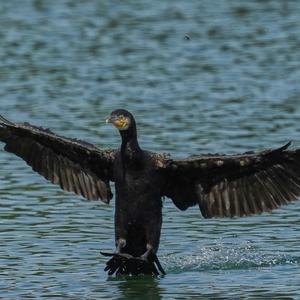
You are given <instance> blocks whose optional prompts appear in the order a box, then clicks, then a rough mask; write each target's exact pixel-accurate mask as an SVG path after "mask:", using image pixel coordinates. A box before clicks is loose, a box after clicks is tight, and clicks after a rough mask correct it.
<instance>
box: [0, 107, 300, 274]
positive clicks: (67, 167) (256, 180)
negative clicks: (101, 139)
mask: <svg viewBox="0 0 300 300" xmlns="http://www.w3.org/2000/svg"><path fill="white" fill-rule="evenodd" d="M107 122H109V123H112V124H113V125H114V126H116V127H117V128H118V130H119V132H120V134H121V138H122V144H121V147H120V149H118V150H111V149H109V150H101V149H99V148H97V147H95V146H93V145H91V144H88V143H85V142H82V141H79V140H76V139H68V138H64V137H61V136H58V135H55V134H54V133H52V132H51V131H49V130H46V129H43V128H39V127H36V126H32V125H29V124H27V123H24V124H19V123H18V124H17V123H12V122H10V121H8V120H6V119H4V118H3V117H0V140H1V141H2V142H4V143H5V144H6V145H5V148H4V149H5V150H6V151H9V152H12V153H15V154H16V155H18V156H19V157H21V158H23V159H24V160H25V161H26V162H27V164H28V165H30V166H31V167H32V169H33V170H34V171H36V172H38V173H39V174H41V175H42V176H44V177H45V178H46V179H48V180H50V181H51V182H52V183H55V184H59V185H60V187H61V188H62V189H64V190H67V191H73V192H75V193H76V194H79V195H82V196H83V197H85V198H87V199H89V200H97V199H100V200H102V201H104V202H106V203H108V202H109V200H110V199H111V198H112V193H111V190H110V185H109V182H110V181H114V182H115V188H116V208H115V240H116V251H115V252H114V253H103V254H104V255H106V256H111V259H110V260H109V261H108V262H107V267H106V270H108V271H109V274H113V273H117V274H132V275H137V274H140V273H144V274H155V275H157V274H159V271H160V272H161V273H164V271H163V269H162V267H161V265H160V263H159V261H158V258H157V256H156V253H157V250H158V246H159V239H160V231H161V224H162V202H161V198H162V197H164V196H167V197H169V198H171V199H172V201H173V202H174V204H175V205H176V206H177V207H178V208H179V209H181V210H185V209H187V208H188V207H190V206H193V205H196V204H197V205H199V208H200V210H201V213H202V215H203V216H204V217H205V218H212V217H234V216H239V217H241V216H246V215H251V214H256V213H261V212H263V211H269V210H271V209H274V208H277V207H279V206H280V205H282V204H286V203H288V202H291V201H292V200H295V199H296V198H297V197H298V196H299V195H300V149H296V150H287V149H288V147H289V145H290V143H288V144H286V145H284V146H283V147H281V148H278V149H275V150H266V151H263V152H259V153H249V152H247V153H245V154H241V155H201V156H191V157H188V158H186V159H182V160H173V159H171V158H169V156H166V155H160V154H156V153H152V152H148V151H145V150H142V149H141V148H140V146H139V144H138V140H137V131H136V123H135V120H134V118H133V116H132V115H131V114H130V113H129V112H128V111H126V110H116V111H114V112H112V113H111V115H110V117H109V118H108V119H107Z"/></svg>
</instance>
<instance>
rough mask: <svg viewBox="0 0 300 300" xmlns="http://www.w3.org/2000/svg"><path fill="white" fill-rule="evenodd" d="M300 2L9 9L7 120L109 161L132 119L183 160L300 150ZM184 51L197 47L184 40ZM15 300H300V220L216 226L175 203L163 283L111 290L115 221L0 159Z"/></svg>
mask: <svg viewBox="0 0 300 300" xmlns="http://www.w3.org/2000/svg"><path fill="white" fill-rule="evenodd" d="M299 16H300V2H299V1H283V0H282V1H280V0H278V1H275V0H274V1H221V0H220V1H212V0H210V1H208V0H203V1H196V0H195V1H171V0H170V1H159V0H152V1H146V0H139V1H114V0H113V1H97V0H86V1H75V0H74V1H71V0H69V1H66V0H48V1H46V0H45V1H44V0H25V1H17V0H10V1H1V3H0V104H1V105H0V112H1V114H3V115H4V116H6V117H7V118H10V119H12V120H15V121H30V122H32V123H33V124H37V125H41V126H44V127H50V128H51V129H53V130H54V131H56V132H57V133H60V134H63V135H66V136H70V137H78V138H81V139H85V140H87V141H90V142H93V143H96V144H97V145H99V146H102V147H118V145H119V142H120V141H119V135H118V133H117V132H116V130H115V129H113V128H111V127H109V126H105V125H104V119H105V116H106V115H108V113H109V112H110V111H112V110H113V109H116V108H126V109H128V110H130V111H132V112H133V113H134V114H135V116H136V118H137V122H138V126H139V135H140V141H141V144H142V145H143V147H144V148H146V149H149V150H152V151H160V152H170V153H171V154H172V155H173V156H175V157H184V156H187V155H190V154H196V153H206V152H226V153H234V152H242V151H246V150H255V149H262V148H267V147H275V146H279V145H281V144H282V143H284V142H286V141H287V140H294V141H295V146H300V125H299V117H300V79H299V78H300V51H299V49H300V34H299V33H300V21H299ZM185 35H188V36H189V37H190V39H186V38H185ZM0 195H1V196H0V197H1V198H0V199H1V201H0V241H1V242H0V291H1V297H4V298H5V299H24V298H26V297H27V298H32V297H33V298H43V297H44V298H50V297H54V298H66V299H106V298H107V299H109V298H112V299H141V298H143V299H185V298H186V299H190V298H191V297H192V296H194V297H195V298H197V299H199V298H201V297H202V298H203V299H207V298H214V299H221V298H230V299H240V298H255V299H258V298H261V299H265V298H270V299H274V298H275V297H277V298H280V299H283V298H284V297H285V299H292V298H295V299H299V297H300V288H299V286H300V270H299V266H300V243H299V238H300V229H299V228H300V204H299V203H297V202H295V203H294V204H291V205H289V206H285V207H283V208H281V209H279V210H276V211H274V212H273V213H271V214H263V215H260V216H254V217H247V218H242V219H213V220H204V219H202V218H201V216H200V212H199V210H198V208H196V207H195V208H192V209H189V210H188V211H186V212H179V211H178V210H177V209H176V208H175V207H174V206H173V205H172V203H171V202H170V201H169V200H168V199H166V200H165V203H164V225H163V231H162V237H161V245H160V250H159V256H160V257H161V261H162V264H163V266H164V267H165V269H166V271H167V273H168V274H167V275H166V276H165V277H161V278H155V279H153V278H147V277H146V278H145V277H144V278H135V279H126V278H121V279H112V278H108V277H107V275H106V274H105V272H104V271H103V268H104V265H105V261H106V258H104V257H102V256H101V255H100V253H99V251H100V250H112V249H113V245H114V238H113V209H114V203H113V201H112V203H111V205H110V206H107V205H105V204H102V203H95V202H87V201H84V199H82V198H80V197H76V196H74V195H73V194H70V193H65V192H62V191H60V190H59V189H58V188H56V187H55V186H52V185H50V184H48V183H47V182H46V181H45V180H44V179H43V178H41V177H39V176H38V175H36V174H34V173H33V172H32V171H31V170H30V169H29V168H28V167H27V166H26V165H25V163H24V162H22V161H21V160H20V159H18V158H16V157H14V156H12V155H11V154H8V153H5V152H3V151H1V152H0Z"/></svg>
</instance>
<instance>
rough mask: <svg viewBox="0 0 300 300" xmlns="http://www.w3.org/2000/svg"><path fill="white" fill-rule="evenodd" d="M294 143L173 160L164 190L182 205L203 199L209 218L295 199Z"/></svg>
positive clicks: (298, 172)
mask: <svg viewBox="0 0 300 300" xmlns="http://www.w3.org/2000/svg"><path fill="white" fill-rule="evenodd" d="M289 145H290V143H288V144H286V145H284V146H283V147H280V148H278V149H275V150H265V151H262V152H260V153H253V152H246V153H244V154H239V155H229V156H226V155H219V154H216V155H211V154H209V155H203V156H192V157H189V158H186V159H183V160H169V163H168V166H167V167H166V168H165V169H166V170H165V172H166V173H167V177H168V179H169V180H168V182H167V184H166V188H165V190H164V195H166V196H167V197H169V198H171V199H172V200H173V201H174V203H175V205H176V206H177V207H179V208H180V209H187V208H188V207H189V206H193V205H195V204H197V203H198V205H199V208H200V210H201V212H202V215H203V216H204V217H205V218H211V217H234V216H245V215H251V214H257V213H261V212H264V211H270V210H272V209H274V208H277V207H279V206H281V205H283V204H287V203H290V202H291V201H293V200H296V199H297V197H299V196H300V149H296V150H287V148H288V147H289ZM200 187H201V188H200Z"/></svg>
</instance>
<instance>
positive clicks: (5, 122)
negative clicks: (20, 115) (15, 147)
mask: <svg viewBox="0 0 300 300" xmlns="http://www.w3.org/2000/svg"><path fill="white" fill-rule="evenodd" d="M0 125H6V126H14V125H15V124H14V123H13V122H10V121H8V120H7V119H5V118H4V117H3V116H2V115H0Z"/></svg>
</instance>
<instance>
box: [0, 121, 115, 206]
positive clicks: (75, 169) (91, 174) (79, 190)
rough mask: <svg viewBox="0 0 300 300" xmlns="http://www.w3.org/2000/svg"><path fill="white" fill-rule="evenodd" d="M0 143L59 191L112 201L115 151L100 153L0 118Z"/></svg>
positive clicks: (35, 128)
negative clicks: (55, 185) (111, 188)
mask: <svg viewBox="0 0 300 300" xmlns="http://www.w3.org/2000/svg"><path fill="white" fill-rule="evenodd" d="M0 141H2V142H4V143H5V144H6V145H5V148H4V149H5V150H6V151H8V152H12V153H14V154H16V155H18V156H19V157H21V158H23V159H24V160H25V161H26V163H27V164H28V165H29V166H31V167H32V169H33V170H34V171H36V172H38V173H39V174H41V175H42V176H44V177H45V178H46V179H48V180H50V181H51V182H52V183H54V184H59V185H60V187H61V188H62V189H63V190H67V191H73V192H75V193H76V194H78V195H82V196H83V197H85V198H87V199H89V200H97V199H101V200H102V201H103V202H106V203H108V202H109V200H110V199H111V198H112V193H111V190H110V186H109V180H113V174H112V165H113V161H114V157H115V152H116V151H115V150H105V151H103V150H100V149H99V148H97V147H95V146H93V145H91V144H88V143H86V142H82V141H79V140H77V139H68V138H64V137H61V136H58V135H56V134H54V133H52V132H51V131H50V130H48V129H43V128H40V127H36V126H32V125H30V124H28V123H24V124H17V123H13V122H10V121H8V120H6V119H4V118H3V117H2V116H0Z"/></svg>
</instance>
